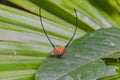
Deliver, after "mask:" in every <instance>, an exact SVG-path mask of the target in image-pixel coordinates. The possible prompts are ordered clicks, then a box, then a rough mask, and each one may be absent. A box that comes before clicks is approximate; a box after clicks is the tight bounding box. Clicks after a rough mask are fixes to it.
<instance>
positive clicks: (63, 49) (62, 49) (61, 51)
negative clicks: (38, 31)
mask: <svg viewBox="0 0 120 80" xmlns="http://www.w3.org/2000/svg"><path fill="white" fill-rule="evenodd" d="M74 12H75V15H76V28H75V31H74V33H73V35H72V37H71V39H70V40H69V41H68V43H67V44H66V45H65V46H64V47H59V46H56V45H54V44H53V42H52V41H51V39H50V38H49V36H48V34H47V32H46V31H45V28H44V26H43V23H42V16H41V8H39V16H40V23H41V26H42V29H43V31H44V33H45V35H46V37H47V39H48V40H49V42H50V44H51V45H52V47H53V52H54V56H55V57H57V58H61V57H62V56H63V54H64V53H65V52H66V50H67V47H68V46H69V44H70V43H71V41H72V39H73V38H74V36H75V34H76V30H77V27H78V18H77V12H76V9H75V8H74Z"/></svg>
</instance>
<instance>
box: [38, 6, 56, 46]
mask: <svg viewBox="0 0 120 80" xmlns="http://www.w3.org/2000/svg"><path fill="white" fill-rule="evenodd" d="M39 15H40V23H41V25H42V29H43V31H44V33H45V35H46V37H47V39H48V40H49V42H50V44H51V45H52V46H53V48H54V47H55V45H54V44H53V43H52V41H51V40H50V38H49V36H48V35H47V32H46V31H45V29H44V26H43V23H42V16H41V8H39Z"/></svg>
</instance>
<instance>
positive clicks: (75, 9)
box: [65, 8, 78, 48]
mask: <svg viewBox="0 0 120 80" xmlns="http://www.w3.org/2000/svg"><path fill="white" fill-rule="evenodd" d="M74 12H75V16H76V28H75V31H74V33H73V35H72V37H71V39H70V40H69V42H68V43H67V44H66V46H65V47H66V48H67V47H68V46H69V44H70V42H71V41H72V39H73V38H74V36H75V33H76V30H77V27H78V16H77V12H76V9H75V8H74Z"/></svg>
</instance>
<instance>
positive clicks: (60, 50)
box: [53, 46, 66, 58]
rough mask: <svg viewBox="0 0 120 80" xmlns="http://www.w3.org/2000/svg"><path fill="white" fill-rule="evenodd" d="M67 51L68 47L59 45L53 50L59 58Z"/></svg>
mask: <svg viewBox="0 0 120 80" xmlns="http://www.w3.org/2000/svg"><path fill="white" fill-rule="evenodd" d="M65 51H66V47H57V46H55V48H54V50H53V52H54V56H55V57H58V58H61V57H62V56H63V54H64V53H65Z"/></svg>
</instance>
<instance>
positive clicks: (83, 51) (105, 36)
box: [36, 28, 120, 80]
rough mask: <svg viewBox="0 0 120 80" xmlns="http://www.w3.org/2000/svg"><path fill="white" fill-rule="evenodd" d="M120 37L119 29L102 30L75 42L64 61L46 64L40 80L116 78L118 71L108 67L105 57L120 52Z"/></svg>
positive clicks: (42, 67) (42, 66) (38, 75)
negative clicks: (112, 76)
mask: <svg viewBox="0 0 120 80" xmlns="http://www.w3.org/2000/svg"><path fill="white" fill-rule="evenodd" d="M119 34H120V29H118V28H109V29H101V30H98V31H96V32H93V33H89V34H86V35H85V36H84V37H82V38H80V39H77V40H75V41H74V42H73V43H72V44H71V45H70V47H69V48H68V50H67V52H66V53H65V55H64V57H63V58H62V59H57V58H52V57H48V58H47V59H46V60H45V61H44V63H43V64H42V65H41V66H40V68H39V70H38V71H37V74H36V80H39V79H41V80H65V79H66V78H70V79H71V80H76V79H78V80H88V79H89V80H94V79H98V78H100V77H105V76H110V75H115V74H116V72H115V69H116V68H115V67H111V66H106V64H105V63H104V62H103V61H102V60H101V58H103V57H107V56H109V55H111V54H114V53H116V52H120V40H119V39H120V37H119ZM112 44H114V45H112ZM93 67H94V68H93ZM87 74H89V75H87ZM70 79H67V80H70Z"/></svg>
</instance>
